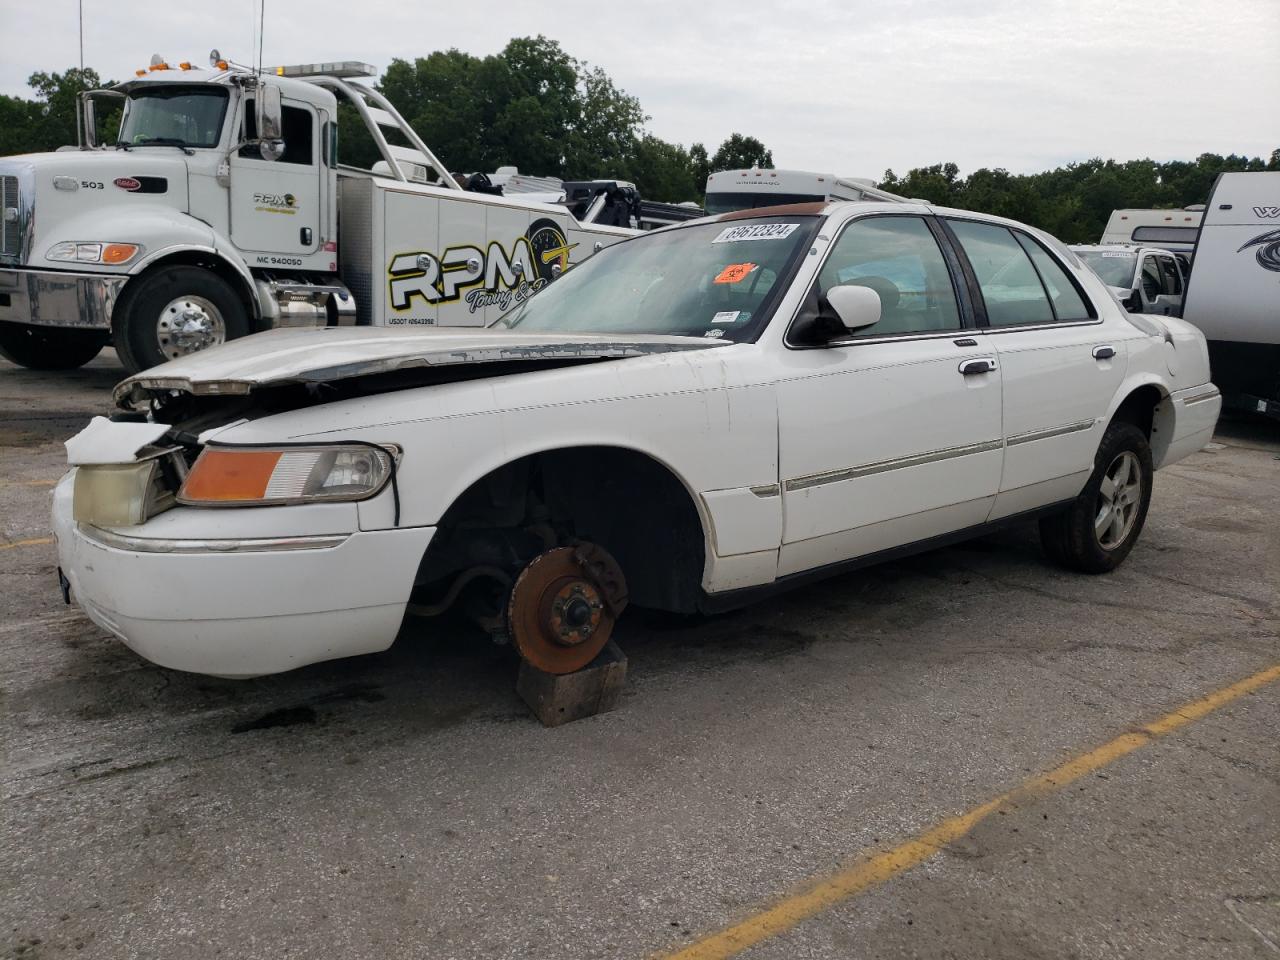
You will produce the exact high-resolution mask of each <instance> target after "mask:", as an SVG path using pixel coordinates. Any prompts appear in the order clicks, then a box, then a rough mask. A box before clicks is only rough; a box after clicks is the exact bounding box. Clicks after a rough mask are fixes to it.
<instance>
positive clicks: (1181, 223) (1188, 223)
mask: <svg viewBox="0 0 1280 960" xmlns="http://www.w3.org/2000/svg"><path fill="white" fill-rule="evenodd" d="M1203 216H1204V204H1203V203H1193V204H1191V205H1190V206H1188V207H1183V208H1181V209H1176V210H1133V209H1126V210H1112V211H1111V217H1110V219H1108V220H1107V226H1106V228H1105V229H1104V230H1103V231H1102V239H1101V240H1100V241H1099V242H1100V243H1103V244H1108V243H1131V244H1133V245H1135V246H1140V247H1160V248H1161V249H1163V250H1168V251H1170V252H1171V253H1174V254H1180V255H1182V256H1183V257H1187V258H1189V257H1190V256H1191V251H1192V250H1193V249H1194V248H1195V245H1196V234H1197V233H1198V232H1199V230H1200V220H1201V218H1202V217H1203ZM1188 263H1189V260H1184V266H1186V265H1187V264H1188Z"/></svg>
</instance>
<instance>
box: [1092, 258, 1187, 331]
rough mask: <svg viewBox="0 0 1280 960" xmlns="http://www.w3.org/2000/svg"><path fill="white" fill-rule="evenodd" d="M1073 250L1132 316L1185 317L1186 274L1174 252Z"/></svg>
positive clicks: (1180, 260) (1181, 262)
mask: <svg viewBox="0 0 1280 960" xmlns="http://www.w3.org/2000/svg"><path fill="white" fill-rule="evenodd" d="M1071 250H1072V251H1073V252H1075V254H1076V255H1077V256H1078V257H1080V259H1081V260H1083V261H1084V262H1085V265H1086V266H1088V267H1089V268H1090V269H1091V270H1093V272H1094V273H1096V274H1097V275H1098V276H1099V277H1100V278H1101V279H1102V281H1103V283H1105V284H1106V285H1107V286H1108V287H1110V288H1111V292H1112V293H1113V294H1114V295H1115V297H1116V299H1117V300H1119V301H1120V303H1121V304H1122V305H1123V306H1124V308H1125V309H1126V310H1128V311H1129V312H1130V313H1155V314H1160V315H1162V316H1166V317H1180V316H1182V298H1183V291H1184V290H1185V289H1186V282H1187V270H1186V268H1185V266H1184V262H1183V260H1182V258H1180V257H1179V256H1177V255H1176V254H1175V253H1173V252H1172V251H1170V250H1165V249H1162V248H1160V247H1141V246H1130V245H1128V244H1114V243H1113V244H1100V245H1097V246H1084V245H1079V246H1073V247H1071Z"/></svg>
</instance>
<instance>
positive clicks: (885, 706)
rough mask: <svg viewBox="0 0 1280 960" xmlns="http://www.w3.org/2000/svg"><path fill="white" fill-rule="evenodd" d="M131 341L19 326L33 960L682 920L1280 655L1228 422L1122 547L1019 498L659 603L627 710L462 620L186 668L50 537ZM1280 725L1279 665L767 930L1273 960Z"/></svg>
mask: <svg viewBox="0 0 1280 960" xmlns="http://www.w3.org/2000/svg"><path fill="white" fill-rule="evenodd" d="M120 376H121V371H120V368H119V367H118V365H117V364H116V363H115V359H114V356H113V355H112V354H111V352H110V351H106V352H104V354H103V355H102V356H101V357H99V358H98V359H97V360H95V361H94V362H93V363H92V364H91V365H90V366H89V367H87V368H85V369H84V370H81V371H76V372H73V373H69V374H68V373H61V374H37V373H32V372H29V371H21V370H18V369H16V368H14V367H12V366H9V365H7V364H5V363H3V361H0V463H2V465H3V466H2V468H0V547H3V549H0V645H2V649H3V657H2V658H0V751H2V753H0V766H2V769H0V790H2V791H3V793H2V794H0V956H4V957H14V958H17V957H21V958H33V957H63V956H77V957H106V958H128V957H140V958H153V957H162V958H168V957H182V958H204V957H215V956H222V957H236V958H250V957H270V958H281V957H318V956H325V957H333V956H340V957H379V958H382V957H430V958H436V957H441V958H459V960H464V958H466V960H469V958H521V960H528V958H537V960H544V958H545V960H558V958H573V960H583V958H629V957H636V958H643V957H652V956H654V955H662V954H665V953H669V952H672V951H675V950H677V949H680V948H683V947H686V946H688V945H690V944H692V943H695V942H696V941H697V940H698V938H699V937H701V936H702V935H704V934H707V933H710V932H713V931H716V930H718V929H721V928H723V927H725V926H726V925H729V924H732V923H735V922H737V921H739V920H742V919H743V918H745V917H749V916H751V915H752V914H753V913H754V912H756V911H758V910H760V909H762V908H764V907H767V906H769V905H770V904H772V903H775V902H776V901H777V900H778V898H779V897H783V896H785V895H787V894H788V893H790V892H792V891H795V890H796V889H798V888H801V887H803V885H804V884H805V883H806V882H808V881H810V880H812V879H813V878H820V877H823V876H825V875H828V874H830V873H832V872H833V871H836V870H838V869H840V868H841V867H843V866H845V865H847V864H849V863H850V862H851V861H855V860H856V858H858V857H859V856H860V855H862V854H865V853H866V852H867V851H875V850H883V849H886V848H891V847H893V846H894V845H896V844H901V843H902V842H903V841H904V840H906V839H907V838H909V837H912V836H914V835H916V834H918V833H920V832H921V831H922V830H926V829H927V828H929V826H930V825H931V824H935V823H938V822H940V821H942V820H943V819H944V818H948V817H953V816H955V815H956V814H958V813H960V812H961V811H963V810H966V809H969V808H971V807H974V806H975V805H978V804H982V803H984V802H985V801H987V800H989V799H991V798H992V797H995V796H997V795H999V794H1001V793H1002V792H1004V791H1007V790H1009V789H1010V788H1012V787H1013V786H1015V785H1017V784H1018V783H1020V782H1022V781H1024V780H1025V779H1026V778H1028V777H1029V776H1032V775H1034V774H1036V773H1038V772H1041V771H1045V770H1048V769H1050V768H1052V767H1054V766H1056V765H1058V764H1060V763H1063V762H1064V761H1066V760H1068V759H1070V758H1072V757H1073V756H1077V755H1079V754H1080V753H1082V752H1084V751H1087V750H1090V749H1092V748H1094V747H1096V746H1098V745H1099V744H1103V743H1105V742H1107V741H1110V740H1112V739H1113V738H1115V737H1117V736H1119V735H1122V734H1124V733H1126V732H1127V731H1131V730H1133V729H1135V728H1136V727H1138V726H1140V725H1142V724H1144V723H1147V722H1149V721H1151V720H1152V719H1154V718H1155V717H1158V716H1160V715H1163V714H1165V713H1166V712H1168V711H1172V710H1176V709H1178V708H1179V706H1180V705H1182V704H1186V703H1188V702H1190V701H1193V700H1196V699H1198V698H1200V697H1203V696H1205V695H1206V694H1209V693H1211V692H1213V691H1214V690H1217V689H1220V688H1222V687H1224V686H1226V685H1228V684H1231V683H1234V682H1235V681H1237V680H1239V679H1240V678H1242V677H1246V676H1248V675H1250V674H1254V673H1256V672H1258V671H1260V670H1263V669H1265V668H1267V667H1270V666H1273V665H1274V664H1276V663H1280V642H1278V633H1277V631H1278V628H1280V459H1278V458H1280V425H1276V424H1268V423H1260V422H1253V421H1227V422H1224V423H1223V424H1222V425H1221V428H1220V430H1219V435H1218V437H1217V440H1216V442H1215V443H1214V445H1213V446H1212V447H1211V448H1210V449H1207V450H1205V451H1204V452H1201V453H1199V454H1197V455H1195V456H1194V457H1192V458H1190V459H1189V460H1187V461H1185V462H1183V463H1182V464H1179V465H1177V466H1175V467H1172V468H1170V469H1168V470H1166V471H1163V472H1161V473H1160V474H1159V475H1158V476H1157V481H1156V487H1155V496H1154V500H1153V503H1152V508H1151V513H1150V518H1149V520H1148V523H1147V528H1146V531H1145V533H1144V534H1143V538H1142V540H1141V542H1140V543H1139V545H1138V547H1137V548H1136V549H1135V551H1134V552H1133V554H1132V555H1131V556H1130V558H1129V560H1128V562H1127V563H1126V564H1125V566H1124V567H1123V568H1122V569H1121V570H1120V571H1118V572H1117V573H1115V574H1113V575H1110V576H1106V577H1100V578H1089V577H1081V576H1076V575H1071V574H1067V573H1064V572H1062V571H1060V570H1057V569H1056V568H1054V567H1051V566H1049V565H1048V563H1047V562H1046V561H1045V559H1044V557H1043V556H1042V554H1041V552H1040V550H1039V547H1038V545H1037V542H1036V538H1035V533H1034V530H1033V529H1030V528H1026V529H1023V528H1019V529H1013V530H1009V531H1005V532H1003V533H1000V534H998V535H993V536H990V537H987V538H984V539H981V540H976V541H973V542H970V543H967V544H963V545H960V546H957V547H952V548H949V549H945V550H940V551H936V552H933V553H929V554H925V555H923V556H919V557H916V558H913V559H910V560H906V561H902V562H898V563H893V564H890V565H887V566H883V567H878V568H874V569H870V570H865V571H862V572H859V573H856V574H853V575H849V576H845V577H841V578H838V579H834V580H830V581H827V582H825V583H821V584H817V585H813V586H809V587H806V588H804V589H801V590H798V591H796V592H793V593H790V594H787V595H785V596H781V597H778V598H776V599H773V600H770V601H767V602H763V603H761V604H759V605H757V606H755V607H752V608H750V609H748V610H744V611H741V612H739V613H736V614H733V615H728V616H724V617H719V618H715V619H711V620H707V621H704V622H700V623H690V622H674V623H673V622H671V621H664V620H659V619H657V618H655V617H644V616H640V615H637V616H629V617H628V618H626V619H624V621H623V622H622V623H621V624H620V625H619V629H618V632H617V634H616V637H617V639H618V642H619V644H620V646H621V647H622V649H623V650H624V651H625V652H626V653H627V654H628V656H629V658H630V662H629V674H628V678H627V685H626V689H625V691H624V694H623V696H622V699H621V702H620V704H619V706H618V708H617V710H616V711H614V712H612V713H609V714H605V715H602V716H598V717H594V718H591V719H588V720H584V721H580V722H577V723H573V724H569V725H567V726H564V727H561V728H558V729H554V730H545V729H543V728H541V727H540V726H538V725H537V724H536V723H535V722H534V721H533V720H532V719H531V717H530V715H529V713H528V711H527V710H526V708H525V707H524V705H523V704H522V703H521V701H520V700H519V699H518V698H517V696H516V694H515V690H514V678H515V670H514V665H513V663H512V661H511V660H510V659H509V657H508V656H507V655H506V653H505V652H504V651H502V650H500V649H497V648H494V647H492V646H489V645H486V642H485V641H483V640H482V639H481V638H479V637H477V635H476V634H475V633H474V632H473V631H472V630H471V629H470V628H468V627H467V626H466V625H465V624H463V623H460V622H447V623H430V624H428V623H426V622H423V621H414V622H411V623H410V624H409V625H408V626H407V627H406V629H405V631H404V632H403V634H402V636H401V638H400V640H399V641H398V642H397V643H396V645H395V646H394V647H393V648H392V649H391V650H390V651H388V652H387V653H385V654H381V655H377V656H372V657H365V658H359V659H353V660H347V661H341V662H336V663H329V664H321V665H317V666H314V667H309V668H306V669H303V670H299V671H296V672H293V673H289V674H284V675H280V676H275V677H267V678H262V679H259V680H253V681H222V680H215V679H210V678H206V677H199V676H194V675H189V674H181V673H175V672H172V671H166V670H162V669H160V668H157V667H154V666H152V665H150V664H148V663H146V662H145V661H143V660H141V659H139V658H138V657H136V656H135V655H133V654H132V653H130V652H129V651H128V650H127V649H125V648H124V647H123V646H121V645H120V644H119V643H117V642H116V641H114V640H112V639H110V638H109V637H108V636H106V635H104V634H103V632H102V631H100V630H98V629H97V628H96V627H94V626H93V625H92V624H91V623H90V622H89V621H88V620H87V619H85V618H84V617H83V616H82V615H81V614H80V613H79V612H78V611H77V609H76V608H75V607H66V606H63V605H62V602H61V599H60V597H59V596H58V592H57V587H56V582H55V576H54V563H55V561H54V554H53V549H52V546H51V545H50V544H49V543H48V542H46V538H47V537H48V536H49V533H48V524H47V519H46V517H47V510H48V501H49V495H50V487H51V485H52V482H53V481H54V480H56V478H57V477H58V476H59V475H60V474H61V472H62V463H63V451H62V446H61V443H62V441H63V440H64V439H66V438H67V437H68V436H69V435H70V434H72V433H74V432H75V431H76V430H77V429H79V427H80V426H82V425H83V423H84V422H85V421H86V420H87V418H88V417H89V416H91V415H92V414H94V413H99V412H106V409H107V407H108V405H109V396H108V394H109V388H110V386H111V385H112V384H113V383H114V382H115V380H116V379H118V378H119V377H120ZM155 588H156V589H157V590H163V589H164V588H165V586H164V584H163V583H157V584H156V585H155ZM1278 730H1280V684H1271V685H1269V686H1266V687H1263V688H1261V689H1258V690H1257V691H1256V692H1254V693H1251V694H1249V695H1247V696H1242V697H1240V698H1239V699H1237V700H1234V701H1232V702H1230V703H1228V704H1226V705H1224V706H1222V707H1221V708H1220V709H1217V710H1215V711H1213V712H1212V713H1209V714H1208V715H1207V716H1205V717H1204V718H1202V719H1199V720H1196V721H1195V722H1194V723H1190V724H1188V725H1186V726H1185V727H1182V728H1181V729H1179V730H1177V731H1176V732H1174V733H1171V734H1169V735H1168V736H1165V737H1163V738H1161V739H1159V740H1156V741H1153V742H1151V743H1149V744H1147V745H1146V746H1144V747H1142V748H1141V749H1139V750H1136V751H1134V752H1132V753H1129V754H1128V755H1126V756H1124V757H1122V758H1120V759H1117V760H1116V761H1115V762H1114V763H1110V764H1109V765H1107V766H1106V767H1105V768H1102V769H1098V770H1096V771H1094V772H1092V773H1090V774H1088V775H1086V776H1083V777H1081V778H1080V779H1079V780H1077V781H1075V782H1073V783H1071V784H1070V785H1069V786H1066V787H1064V788H1062V789H1061V790H1058V791H1055V792H1052V793H1048V794H1046V795H1045V796H1043V797H1040V798H1039V799H1038V800H1036V801H1035V802H1034V803H1029V804H1025V805H1021V806H1019V807H1017V808H1016V809H1010V810H1007V811H1005V810H1002V811H1000V813H999V815H993V816H991V817H989V818H987V819H986V820H984V821H982V822H981V823H980V824H978V825H977V826H976V827H975V828H974V829H973V830H972V831H970V832H969V833H968V834H967V835H965V836H963V837H962V838H960V839H958V840H956V841H954V842H951V843H948V844H947V845H946V846H945V847H944V848H943V849H942V850H941V851H940V852H939V853H938V854H936V855H934V856H932V857H930V858H928V859H926V860H925V861H924V862H923V863H921V864H920V865H919V866H917V867H915V868H914V869H911V870H908V871H906V872H905V873H902V874H901V875H898V876H896V877H894V878H892V879H889V880H888V881H886V882H884V883H881V884H879V885H877V886H874V887H873V888H871V889H868V890H867V891H866V892H864V893H862V894H861V895H859V896H855V897H851V898H849V899H846V900H845V901H843V902H841V903H839V904H837V905H836V906H834V907H832V908H831V909H829V910H826V911H824V912H822V913H820V914H818V915H816V916H813V917H811V918H809V919H807V920H805V921H804V922H801V923H799V924H798V925H797V926H795V927H794V928H792V929H790V930H789V931H787V932H785V933H782V934H781V935H779V936H777V937H774V938H771V939H768V940H765V941H764V942H762V943H760V944H758V945H757V946H755V947H753V948H752V949H751V950H749V951H748V952H747V953H745V954H743V956H747V957H751V958H779V960H791V958H804V957H815V958H837V957H839V958H846V957H858V958H862V957H885V958H890V957H892V958H899V957H925V958H933V957H937V958H943V957H954V958H971V957H992V958H1008V960H1028V958H1068V957H1071V958H1075V957H1079V958H1108V960H1109V958H1114V957H1117V956H1125V957H1140V958H1153V960H1166V958H1169V957H1204V958H1237V957H1239V958H1273V957H1276V956H1278V955H1280V750H1278V749H1277V731H1278Z"/></svg>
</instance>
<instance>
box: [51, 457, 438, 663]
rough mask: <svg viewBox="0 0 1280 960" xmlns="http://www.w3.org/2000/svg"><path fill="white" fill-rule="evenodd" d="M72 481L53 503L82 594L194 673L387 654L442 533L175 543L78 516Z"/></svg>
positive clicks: (101, 619) (64, 555) (95, 612)
mask: <svg viewBox="0 0 1280 960" xmlns="http://www.w3.org/2000/svg"><path fill="white" fill-rule="evenodd" d="M74 477H75V470H72V471H71V472H69V473H68V474H67V475H66V476H65V477H63V479H62V481H61V482H60V483H59V484H58V486H57V488H56V489H55V491H54V501H53V526H54V536H55V538H56V539H57V543H58V562H59V564H60V566H61V569H62V572H63V574H64V575H65V576H66V578H67V580H68V581H69V582H70V586H71V595H72V598H73V599H74V600H75V602H76V603H78V604H79V605H80V607H81V608H82V609H83V610H84V612H85V613H86V614H87V615H88V616H89V618H90V619H91V620H93V622H94V623H96V624H98V626H100V627H102V628H103V629H104V630H107V631H109V632H110V633H112V634H114V635H115V636H116V637H118V638H119V639H120V640H121V641H122V642H123V643H124V644H125V645H126V646H128V647H129V648H130V649H132V650H133V651H135V652H136V653H138V654H140V655H141V656H143V657H145V658H146V659H148V660H150V661H152V662H153V663H157V664H159V665H161V666H164V667H170V668H172V669H175V670H187V671H191V672H193V673H203V674H210V675H213V676H220V677H255V676H261V675H263V674H268V673H280V672H283V671H285V670H292V669H294V668H295V667H301V666H303V665H305V664H308V663H318V662H320V661H322V660H333V659H337V658H339V657H349V656H355V655H357V654H363V653H374V652H377V651H379V650H385V649H386V648H387V647H389V646H390V645H391V643H392V641H393V640H394V639H395V637H396V634H397V633H398V632H399V629H400V624H401V622H402V620H403V619H404V610H405V604H406V603H407V602H408V600H409V593H410V591H411V590H412V588H413V580H414V576H415V575H416V573H417V570H418V564H419V562H420V561H421V559H422V556H423V554H424V553H425V551H426V549H427V544H428V543H430V541H431V537H432V535H433V534H434V532H435V530H434V528H432V527H412V528H404V529H397V530H377V531H360V530H353V531H351V532H342V533H333V532H332V531H317V533H316V534H299V535H296V536H290V537H280V536H276V537H270V538H265V537H264V538H257V539H245V538H234V539H230V538H226V537H221V538H220V537H218V536H217V533H216V532H211V533H210V534H209V535H208V537H207V538H205V537H201V538H195V537H191V536H184V537H183V538H181V539H175V538H173V537H163V538H162V537H156V536H155V535H154V531H151V532H150V535H149V531H148V527H149V526H150V524H142V525H141V526H138V527H133V528H129V529H127V530H125V529H117V530H114V531H100V530H98V529H97V528H94V527H89V526H85V525H78V524H76V523H75V521H74V519H73V515H72V491H73V486H74ZM175 509H184V508H175ZM185 509H187V510H194V508H185ZM258 509H260V510H264V511H265V510H272V509H279V510H289V509H292V508H290V507H280V508H270V507H263V508H258ZM171 512H172V511H171ZM167 515H168V514H162V515H161V516H167ZM200 515H203V516H200ZM216 515H217V511H216V510H195V513H194V514H193V519H194V520H195V521H196V522H197V523H198V522H200V521H206V518H207V521H206V522H207V525H208V526H209V527H211V528H213V527H216V524H217V517H216ZM152 523H154V521H152ZM188 526H189V525H188Z"/></svg>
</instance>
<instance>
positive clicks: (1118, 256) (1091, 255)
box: [1076, 250, 1138, 290]
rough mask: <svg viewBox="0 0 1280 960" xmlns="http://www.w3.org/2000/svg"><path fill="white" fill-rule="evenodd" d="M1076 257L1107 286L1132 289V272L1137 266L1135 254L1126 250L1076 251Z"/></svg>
mask: <svg viewBox="0 0 1280 960" xmlns="http://www.w3.org/2000/svg"><path fill="white" fill-rule="evenodd" d="M1076 256H1078V257H1079V258H1080V259H1081V260H1083V261H1084V262H1085V265H1086V266H1088V267H1089V268H1090V269H1091V270H1093V272H1094V273H1096V274H1097V275H1098V276H1099V277H1101V278H1102V282H1103V283H1105V284H1106V285H1107V286H1109V287H1123V288H1124V289H1125V290H1131V289H1133V271H1134V269H1135V268H1136V267H1137V264H1138V255H1137V254H1136V253H1131V252H1129V251H1128V250H1077V251H1076Z"/></svg>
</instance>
